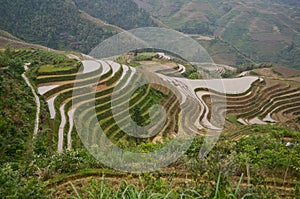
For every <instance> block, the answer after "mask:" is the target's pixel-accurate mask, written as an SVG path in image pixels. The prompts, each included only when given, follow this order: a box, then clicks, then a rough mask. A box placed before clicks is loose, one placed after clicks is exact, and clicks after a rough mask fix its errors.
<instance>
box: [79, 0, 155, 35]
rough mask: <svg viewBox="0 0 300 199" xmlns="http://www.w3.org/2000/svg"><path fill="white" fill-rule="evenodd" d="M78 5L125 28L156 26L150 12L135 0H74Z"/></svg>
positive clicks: (91, 13) (93, 14) (95, 15)
mask: <svg viewBox="0 0 300 199" xmlns="http://www.w3.org/2000/svg"><path fill="white" fill-rule="evenodd" d="M74 2H75V4H76V6H77V7H78V8H79V9H81V10H83V11H85V12H87V13H88V14H90V15H92V16H93V17H96V18H99V19H102V20H104V21H107V22H108V23H111V24H114V25H117V26H119V27H121V28H124V29H132V28H137V27H148V26H156V24H155V23H154V22H153V20H152V19H151V18H150V16H149V14H148V13H147V12H146V11H144V10H143V9H140V8H139V7H138V6H137V4H136V3H135V2H134V1H133V0H113V1H112V0H89V1H87V0H74Z"/></svg>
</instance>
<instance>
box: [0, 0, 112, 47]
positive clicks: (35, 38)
mask: <svg viewBox="0 0 300 199" xmlns="http://www.w3.org/2000/svg"><path fill="white" fill-rule="evenodd" d="M0 3H1V5H2V6H1V8H0V13H1V18H0V24H1V25H0V28H1V29H3V30H6V31H8V32H9V33H11V34H13V35H14V36H16V37H18V38H20V39H22V40H24V41H26V42H31V43H36V44H41V45H44V46H47V47H50V48H54V49H61V50H77V51H81V52H85V53H87V52H89V51H90V50H91V49H92V48H93V47H95V46H96V45H98V44H99V43H100V42H101V41H103V40H104V39H105V38H108V37H110V36H112V33H111V32H108V31H107V30H105V29H103V28H101V27H100V26H97V25H95V24H93V23H92V22H90V21H88V20H85V19H83V18H81V17H80V13H79V11H78V8H77V7H76V6H75V5H74V3H72V1H67V0H64V1H59V0H55V1H51V2H50V1H43V0H32V1H25V0H24V1H15V2H12V1H8V0H1V1H0ZM53 13H55V14H53ZM62 19H63V20H62Z"/></svg>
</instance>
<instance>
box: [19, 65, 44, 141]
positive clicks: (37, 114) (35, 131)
mask: <svg viewBox="0 0 300 199" xmlns="http://www.w3.org/2000/svg"><path fill="white" fill-rule="evenodd" d="M29 65H30V64H29V63H27V64H24V69H25V72H24V73H23V74H22V77H23V79H24V80H25V82H26V84H27V85H28V86H29V87H30V88H31V92H32V93H33V95H34V98H35V103H36V118H35V123H34V132H33V138H35V136H36V135H37V134H38V131H39V123H40V112H41V102H40V98H39V96H38V95H37V94H36V92H35V89H34V88H33V86H32V85H31V83H30V81H29V79H28V78H27V77H26V71H28V66H29Z"/></svg>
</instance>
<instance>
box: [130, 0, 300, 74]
mask: <svg viewBox="0 0 300 199" xmlns="http://www.w3.org/2000/svg"><path fill="white" fill-rule="evenodd" d="M134 1H135V2H136V3H137V4H138V5H139V7H141V8H144V9H145V10H147V11H148V12H149V13H151V15H152V16H154V17H155V18H158V19H159V20H160V21H162V22H163V23H164V24H166V25H167V26H169V27H171V28H174V29H176V30H179V31H182V32H184V33H187V34H200V35H209V36H211V37H219V38H220V39H222V40H223V41H224V42H225V43H228V44H229V45H230V46H231V47H233V48H235V49H237V50H238V51H240V52H242V53H243V54H245V55H247V57H249V58H250V59H251V60H254V61H256V62H272V63H275V64H277V65H285V66H290V67H294V68H298V69H300V64H299V63H300V1H299V0H285V1H281V0H240V1H236V0H224V1H220V0H192V1H190V0H134ZM213 42H217V41H215V40H214V41H213ZM206 43H209V42H206ZM209 45H214V43H212V44H207V45H206V46H209ZM208 50H209V49H208ZM215 53H216V52H213V51H212V54H215ZM236 64H240V63H239V62H237V63H236Z"/></svg>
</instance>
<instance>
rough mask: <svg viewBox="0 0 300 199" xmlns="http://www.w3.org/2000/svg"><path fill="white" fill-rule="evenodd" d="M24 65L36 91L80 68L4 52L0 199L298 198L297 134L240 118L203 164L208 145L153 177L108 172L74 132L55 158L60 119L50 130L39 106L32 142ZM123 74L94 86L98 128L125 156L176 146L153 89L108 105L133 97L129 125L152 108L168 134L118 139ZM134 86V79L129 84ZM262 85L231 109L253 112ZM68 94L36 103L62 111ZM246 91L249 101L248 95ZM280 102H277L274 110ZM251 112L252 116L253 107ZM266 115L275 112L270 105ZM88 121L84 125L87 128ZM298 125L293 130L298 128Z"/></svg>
mask: <svg viewBox="0 0 300 199" xmlns="http://www.w3.org/2000/svg"><path fill="white" fill-rule="evenodd" d="M25 62H30V63H32V65H31V66H30V71H28V72H27V76H29V77H30V78H31V81H33V82H38V80H39V79H43V78H40V77H41V76H43V75H46V77H45V78H46V80H47V81H49V82H50V83H51V80H53V79H54V80H56V77H52V78H53V79H51V75H52V74H59V73H64V75H62V76H64V77H67V76H70V77H72V78H73V75H74V72H77V71H78V67H79V66H80V63H79V62H78V61H75V60H71V59H68V58H67V57H65V55H63V54H57V53H53V52H46V51H40V50H33V49H21V50H14V51H13V50H11V49H10V48H8V49H6V50H4V51H1V52H0V64H1V65H0V74H1V76H0V83H1V84H0V94H1V95H0V99H1V101H0V108H1V114H0V139H1V142H0V143H1V144H0V147H1V150H0V151H1V153H0V159H1V161H0V183H1V185H3V186H1V188H0V195H1V197H3V198H59V197H61V198H69V197H72V198H105V197H109V198H141V197H142V198H243V197H244V198H274V197H275V198H276V197H278V198H279V197H291V198H294V197H297V196H298V195H299V187H300V186H299V181H300V172H299V171H300V145H299V143H300V134H299V132H298V131H293V130H291V129H289V128H285V127H278V126H272V125H253V126H246V127H244V126H241V125H240V124H238V122H237V115H236V114H230V115H229V116H228V118H227V120H228V121H227V122H230V123H231V125H234V128H232V129H234V130H231V131H230V132H226V133H224V134H223V135H222V136H221V138H220V139H219V141H218V143H217V144H216V146H215V147H214V149H213V150H212V151H211V152H210V153H209V154H208V156H207V157H206V158H203V159H202V158H200V157H199V151H200V149H201V147H202V144H203V139H204V138H203V137H201V136H197V137H196V139H195V140H194V142H193V144H192V145H191V147H190V148H189V150H188V151H187V152H186V153H185V154H183V156H182V157H181V158H179V159H178V160H177V161H176V162H175V163H173V164H171V165H170V166H169V167H167V168H164V169H161V170H160V171H157V172H152V173H143V174H128V173H122V172H117V171H113V170H111V169H109V168H107V167H106V166H105V165H103V164H102V163H101V162H99V161H98V160H96V159H95V158H94V157H93V156H92V155H91V154H90V153H89V152H88V151H86V149H85V148H84V147H83V145H82V143H81V141H80V139H79V138H78V135H76V131H75V130H74V131H73V132H74V134H73V135H72V141H73V147H72V149H71V150H64V151H63V152H62V153H57V152H56V149H57V129H58V127H59V123H60V120H61V118H60V116H59V114H58V116H57V117H56V118H55V120H54V121H51V122H49V114H48V111H47V108H46V105H45V102H43V103H42V110H41V112H42V114H41V118H40V119H41V125H40V129H39V133H38V136H37V137H36V138H35V139H34V140H32V137H33V135H32V132H33V126H34V119H35V103H34V99H33V96H31V91H30V89H29V88H28V87H27V85H26V84H25V82H24V80H23V79H22V78H21V74H22V73H23V72H24V69H23V64H24V63H25ZM46 66H48V67H46ZM189 70H190V72H188V73H189V74H190V75H191V74H193V72H192V71H193V69H192V68H190V69H189ZM98 72H101V70H100V69H99V71H98ZM122 73H123V70H122V68H120V69H119V70H118V71H116V73H115V76H112V70H110V71H108V72H107V73H106V74H102V76H101V82H99V85H100V86H102V87H103V88H101V89H100V90H99V91H97V92H96V93H95V96H96V100H95V104H96V107H95V108H94V109H93V110H94V111H96V113H97V116H98V119H99V121H101V122H100V124H101V126H102V127H103V129H104V131H105V133H106V134H107V136H108V137H109V138H110V139H111V140H114V141H115V142H118V143H117V144H119V145H120V146H121V147H123V148H124V149H125V150H128V151H133V152H137V153H146V152H149V151H151V152H153V151H156V150H158V149H161V148H162V147H163V146H165V144H167V143H168V141H169V140H172V136H169V134H170V133H173V132H174V133H176V132H177V129H178V126H177V123H178V114H179V113H180V112H179V111H180V110H179V107H180V106H179V102H178V100H177V99H176V97H175V96H174V95H173V94H172V93H169V92H167V90H166V89H165V88H164V87H162V86H159V85H154V84H153V85H147V86H143V87H141V88H140V89H137V90H136V91H135V92H134V94H133V95H132V96H128V95H129V93H128V91H126V90H119V91H118V92H120V94H121V95H120V97H119V98H117V99H114V100H115V102H116V104H120V105H121V104H122V102H123V101H124V98H126V97H130V108H129V112H130V116H126V115H125V116H124V117H131V118H132V119H133V120H134V121H136V122H137V124H139V125H141V126H144V125H147V124H148V123H149V122H150V120H149V114H148V113H149V108H150V107H152V106H153V105H154V104H161V105H163V106H164V107H165V109H166V112H167V116H168V117H167V124H166V125H165V126H164V129H163V130H162V131H161V132H160V134H161V135H162V138H161V140H158V142H157V144H156V143H154V142H152V141H153V140H152V139H144V140H137V139H135V138H132V137H130V136H128V135H126V134H125V132H123V131H122V130H120V129H119V127H118V126H117V125H116V124H115V121H114V118H113V116H112V113H111V100H112V99H111V96H110V95H111V93H112V91H113V88H114V87H116V85H118V84H120V85H122V83H124V81H127V80H128V78H129V76H130V75H131V71H128V73H127V74H125V79H122V80H120V77H121V75H122ZM48 76H50V77H48ZM92 77H93V76H92V75H91V74H89V73H87V74H81V75H79V78H80V79H81V80H82V82H81V83H78V85H77V86H83V85H89V84H88V83H89V81H85V80H86V79H89V78H92ZM47 78H49V79H47ZM140 79H141V77H139V76H133V78H132V79H131V80H132V81H139V80H140ZM118 80H120V82H118ZM262 84H263V83H257V84H255V85H253V87H252V88H251V89H249V91H247V92H245V93H243V94H241V95H240V96H235V95H230V96H228V98H230V100H228V102H229V105H231V106H232V104H230V103H233V102H234V103H236V102H239V103H240V102H241V101H242V100H245V101H248V99H251V100H249V103H252V100H256V101H257V97H256V94H257V93H258V92H259V91H260V90H259V88H260V86H262ZM73 86H74V85H72V84H65V85H62V86H61V87H58V88H56V89H55V90H54V91H49V92H48V93H46V94H45V96H41V100H43V101H44V100H45V99H46V97H48V96H51V95H53V94H55V93H59V95H58V97H57V99H56V101H55V106H56V109H58V108H59V107H60V105H61V104H62V102H65V101H66V100H70V99H71V97H72V90H68V89H70V88H72V87H73ZM287 88H288V89H287ZM76 89H78V91H81V90H80V88H76ZM130 89H134V88H130ZM274 89H275V90H274ZM268 90H269V91H268V92H262V94H260V98H262V99H264V100H268V98H267V97H266V96H264V95H267V94H270V95H276V91H282V92H283V93H282V95H283V96H284V95H288V94H289V93H292V94H293V92H297V89H295V88H291V87H290V86H288V87H287V85H284V86H282V85H280V86H278V85H273V89H271V88H269V89H268ZM250 91H251V94H248V92H250ZM82 92H83V90H82ZM269 92H270V93H269ZM272 92H274V93H272ZM80 94H84V93H80ZM246 94H247V95H246ZM244 95H246V97H245V96H244ZM81 97H82V96H76V98H75V101H77V102H80V100H81ZM263 97H264V98H263ZM295 97H297V95H296V96H295ZM252 98H253V99H252ZM260 98H259V99H260ZM281 98H282V97H278V100H281ZM291 99H293V98H291ZM296 99H298V98H296ZM274 102H276V100H274ZM71 105H72V104H71V102H70V101H69V102H67V103H66V105H65V112H67V111H68V110H69V108H70V107H71ZM266 105H268V104H266ZM253 106H254V107H255V108H257V105H255V103H254V105H253ZM258 108H260V107H258ZM271 108H272V109H274V107H273V105H272V106H271ZM250 109H251V107H250ZM93 110H92V111H93ZM191 110H192V111H194V109H191ZM57 111H58V110H57ZM78 111H79V116H80V117H84V116H85V115H86V114H87V115H88V112H89V111H91V110H87V109H86V107H85V106H84V105H81V106H80V107H79V110H78ZM248 111H250V112H251V111H252V110H248ZM123 115H124V111H120V113H119V116H120V117H123ZM125 119H126V118H125ZM90 120H91V119H88V121H87V122H88V123H89V124H90V125H93V124H94V123H93V122H92V121H90ZM296 120H297V121H298V122H299V120H300V118H299V117H298V118H295V121H296ZM49 123H52V125H50V124H49ZM126 125H127V123H126V121H125V124H124V127H126V128H131V127H130V126H129V125H127V126H126ZM51 127H52V128H51ZM65 128H66V127H65ZM225 131H226V129H225ZM64 136H65V137H66V135H64ZM65 140H67V139H65ZM64 142H65V143H64V144H66V141H64ZM166 155H167V154H166Z"/></svg>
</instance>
